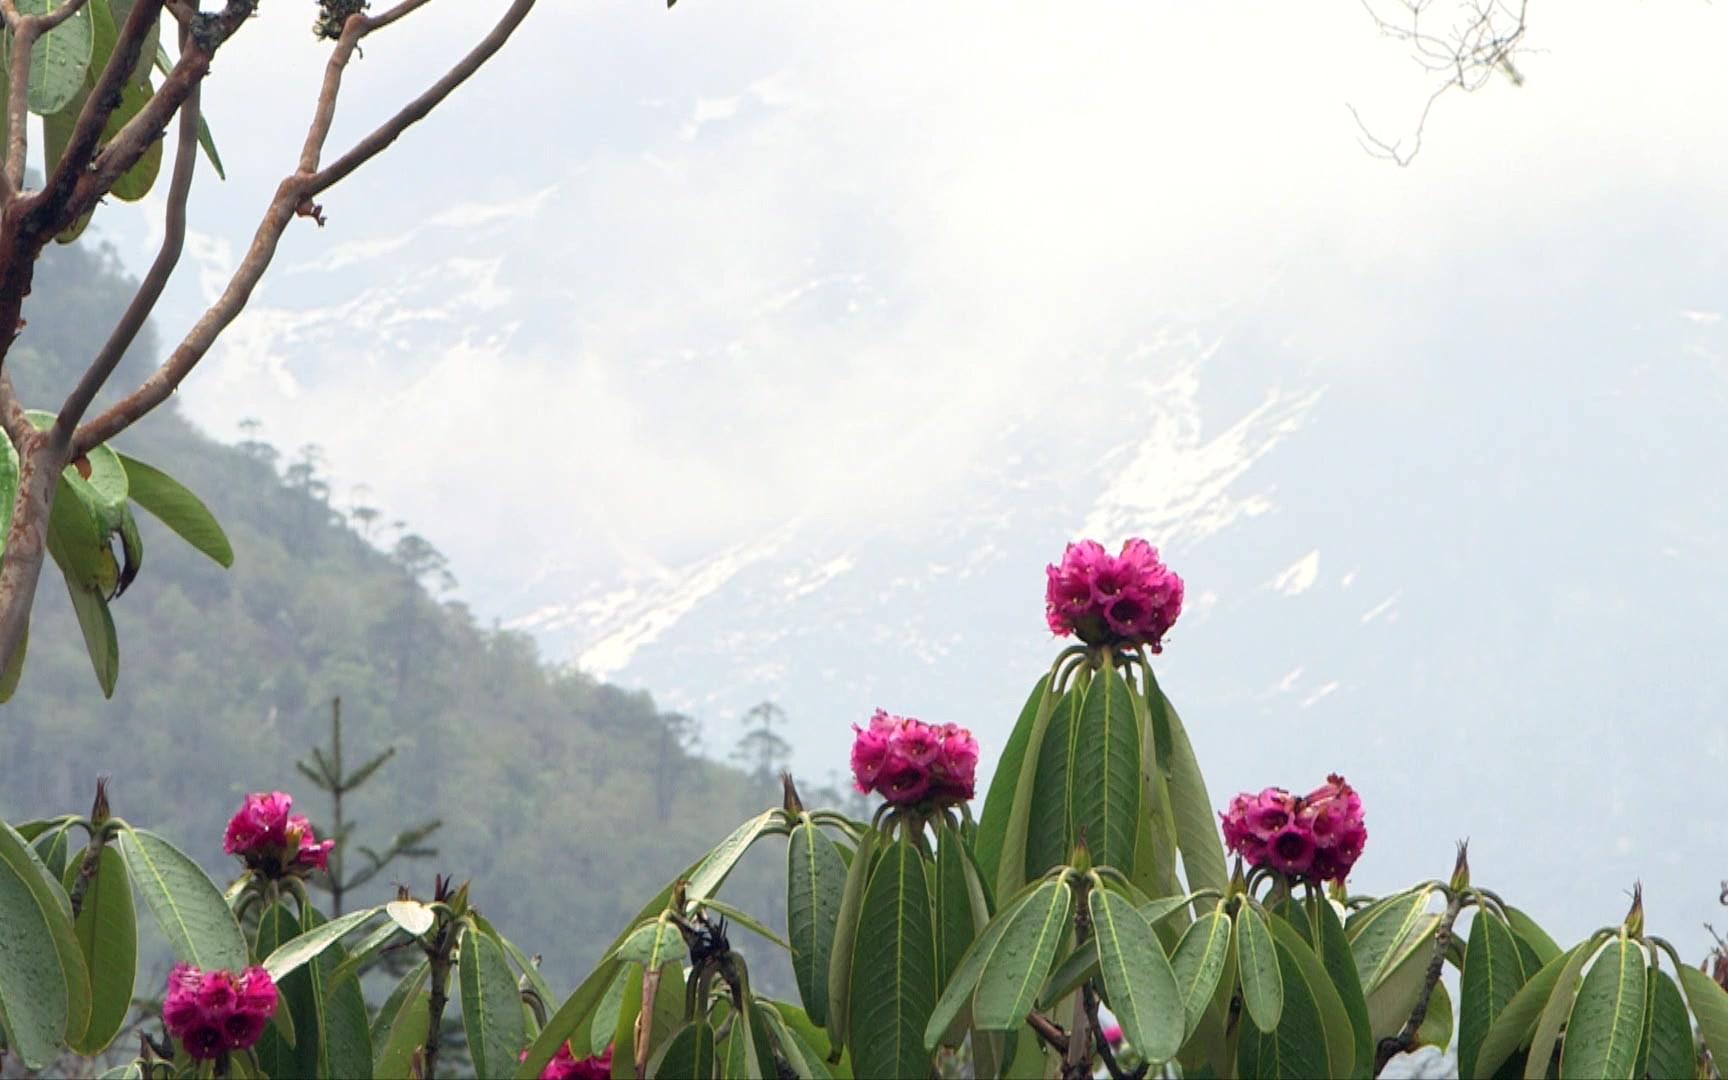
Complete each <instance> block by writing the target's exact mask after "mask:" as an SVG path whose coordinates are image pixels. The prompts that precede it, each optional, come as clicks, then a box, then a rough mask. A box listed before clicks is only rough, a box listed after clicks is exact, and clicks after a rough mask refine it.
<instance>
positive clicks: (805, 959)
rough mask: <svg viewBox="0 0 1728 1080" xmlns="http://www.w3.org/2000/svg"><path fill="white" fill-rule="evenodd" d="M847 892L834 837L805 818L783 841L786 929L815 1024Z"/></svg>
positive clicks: (823, 1016) (824, 1004)
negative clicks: (844, 896)
mask: <svg viewBox="0 0 1728 1080" xmlns="http://www.w3.org/2000/svg"><path fill="white" fill-rule="evenodd" d="M845 891H846V864H845V863H844V862H842V861H841V859H840V852H839V851H837V850H835V847H834V841H832V840H830V839H828V835H827V834H826V833H824V832H823V831H822V830H821V829H819V828H817V827H816V826H815V825H813V824H811V823H810V822H809V821H808V820H805V821H804V822H802V823H801V824H799V826H798V827H797V828H795V829H793V830H792V836H791V839H790V840H789V841H788V842H787V844H786V932H787V934H788V936H790V937H791V939H792V974H793V976H794V977H795V978H796V979H797V982H798V997H799V999H800V1000H802V1001H803V1002H804V1008H805V1009H806V1010H807V1011H808V1012H809V1014H810V1018H811V1019H812V1020H814V1021H816V1022H817V1023H819V1024H820V1023H826V1022H827V1019H828V968H829V963H830V960H831V959H832V957H833V947H834V927H835V924H836V923H837V922H838V921H839V918H840V900H841V897H842V896H843V895H844V894H845ZM709 1034H710V1036H712V1034H713V1033H712V1031H710V1032H709Z"/></svg>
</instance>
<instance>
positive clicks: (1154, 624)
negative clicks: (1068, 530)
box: [1044, 539, 1182, 652]
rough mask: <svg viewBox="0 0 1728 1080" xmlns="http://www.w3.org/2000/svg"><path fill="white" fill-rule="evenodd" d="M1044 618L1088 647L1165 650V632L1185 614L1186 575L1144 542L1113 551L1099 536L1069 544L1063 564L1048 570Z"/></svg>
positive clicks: (1054, 628) (1131, 542)
mask: <svg viewBox="0 0 1728 1080" xmlns="http://www.w3.org/2000/svg"><path fill="white" fill-rule="evenodd" d="M1044 572H1045V574H1046V576H1047V577H1048V582H1047V583H1046V585H1045V587H1044V617H1045V620H1046V621H1047V622H1049V624H1050V630H1051V632H1052V633H1054V634H1057V635H1059V636H1062V637H1066V636H1068V635H1069V634H1073V635H1076V636H1078V637H1079V638H1080V640H1081V641H1084V642H1085V643H1086V644H1088V645H1126V646H1129V647H1131V648H1132V647H1135V646H1139V645H1145V646H1146V647H1148V648H1150V649H1151V650H1152V651H1153V652H1163V651H1164V635H1165V634H1167V633H1169V632H1170V627H1171V626H1172V625H1174V624H1175V622H1176V616H1178V615H1180V614H1182V579H1181V578H1179V577H1177V576H1176V574H1175V572H1174V571H1172V570H1171V569H1170V568H1169V567H1167V566H1165V565H1164V563H1163V562H1161V561H1160V560H1159V558H1158V549H1157V548H1155V547H1153V546H1152V545H1151V544H1148V543H1147V542H1146V541H1144V540H1140V539H1134V540H1129V541H1128V542H1127V543H1125V544H1123V545H1122V553H1121V554H1120V555H1111V554H1110V553H1109V552H1108V551H1106V550H1105V549H1104V546H1103V545H1102V544H1100V543H1098V542H1097V541H1096V540H1081V541H1079V542H1077V543H1073V544H1069V545H1068V549H1067V550H1066V551H1064V552H1063V553H1062V562H1061V564H1060V565H1053V566H1049V567H1046V568H1045V571H1044Z"/></svg>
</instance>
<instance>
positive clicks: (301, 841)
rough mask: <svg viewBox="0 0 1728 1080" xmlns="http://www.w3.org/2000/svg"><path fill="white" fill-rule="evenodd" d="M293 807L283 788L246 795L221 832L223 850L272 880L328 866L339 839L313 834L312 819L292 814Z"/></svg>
mask: <svg viewBox="0 0 1728 1080" xmlns="http://www.w3.org/2000/svg"><path fill="white" fill-rule="evenodd" d="M293 806H294V800H293V799H292V798H290V797H289V796H288V795H287V794H286V793H284V792H281V791H272V792H269V793H268V794H266V793H263V792H256V793H254V794H251V795H248V796H246V801H245V802H244V803H242V804H241V806H240V810H239V812H238V813H236V814H235V815H234V816H233V817H232V818H230V819H229V821H228V828H227V829H226V830H224V832H223V834H222V850H223V851H225V852H227V853H228V854H230V855H237V856H239V857H240V860H241V861H242V862H244V863H245V864H246V865H247V867H248V868H250V869H252V870H255V871H257V872H259V873H261V874H263V875H264V876H266V877H269V878H272V879H275V878H282V877H287V876H290V875H294V876H299V877H304V876H306V875H307V874H309V873H311V872H312V871H314V870H323V869H325V868H326V866H328V864H329V862H330V849H332V848H334V847H335V846H336V841H334V840H322V841H321V840H319V839H318V838H317V837H316V836H314V835H313V833H312V823H311V822H310V821H308V820H306V818H305V817H303V816H301V815H300V814H293V813H289V811H290V810H291V809H292V808H293Z"/></svg>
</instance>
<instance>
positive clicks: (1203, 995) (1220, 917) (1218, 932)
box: [1170, 904, 1230, 1035]
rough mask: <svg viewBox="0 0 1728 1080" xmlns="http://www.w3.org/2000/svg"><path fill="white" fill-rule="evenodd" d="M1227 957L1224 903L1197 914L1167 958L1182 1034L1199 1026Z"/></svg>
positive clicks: (1228, 943)
mask: <svg viewBox="0 0 1728 1080" xmlns="http://www.w3.org/2000/svg"><path fill="white" fill-rule="evenodd" d="M1229 956H1230V916H1229V915H1227V914H1225V912H1224V905H1223V904H1219V905H1218V908H1217V909H1216V910H1214V911H1210V912H1207V913H1206V914H1205V915H1202V916H1200V918H1199V919H1197V920H1195V921H1194V923H1193V924H1192V925H1190V926H1189V927H1188V929H1187V931H1186V932H1184V933H1183V935H1182V940H1181V941H1179V942H1178V943H1177V944H1176V951H1175V953H1173V954H1172V955H1171V957H1170V967H1171V970H1172V971H1173V972H1174V973H1175V975H1176V988H1177V990H1178V991H1179V992H1180V994H1181V998H1182V1018H1183V1033H1184V1034H1185V1035H1186V1034H1188V1033H1190V1032H1193V1031H1194V1030H1195V1029H1196V1028H1198V1027H1199V1026H1200V1020H1201V1018H1202V1017H1204V1016H1205V1015H1206V1009H1207V1007H1208V1006H1209V1005H1211V1004H1212V994H1213V992H1214V991H1216V990H1217V989H1218V980H1219V979H1220V978H1221V977H1222V976H1223V974H1224V961H1225V960H1227V959H1228V958H1229Z"/></svg>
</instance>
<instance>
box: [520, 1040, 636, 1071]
mask: <svg viewBox="0 0 1728 1080" xmlns="http://www.w3.org/2000/svg"><path fill="white" fill-rule="evenodd" d="M516 1060H517V1061H527V1060H528V1051H526V1050H524V1051H522V1053H521V1055H520V1056H519V1057H517V1059H516ZM611 1075H612V1047H610V1046H608V1047H606V1050H605V1052H604V1053H600V1054H595V1055H594V1056H593V1057H585V1058H583V1059H582V1060H580V1061H578V1060H576V1055H575V1054H572V1053H571V1052H570V1043H569V1041H568V1040H566V1041H565V1043H564V1045H563V1046H560V1047H559V1048H558V1053H557V1054H555V1055H554V1056H553V1058H552V1060H551V1061H548V1062H547V1063H546V1067H545V1068H544V1069H541V1070H540V1080H608V1078H609V1077H610V1076H611Z"/></svg>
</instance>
